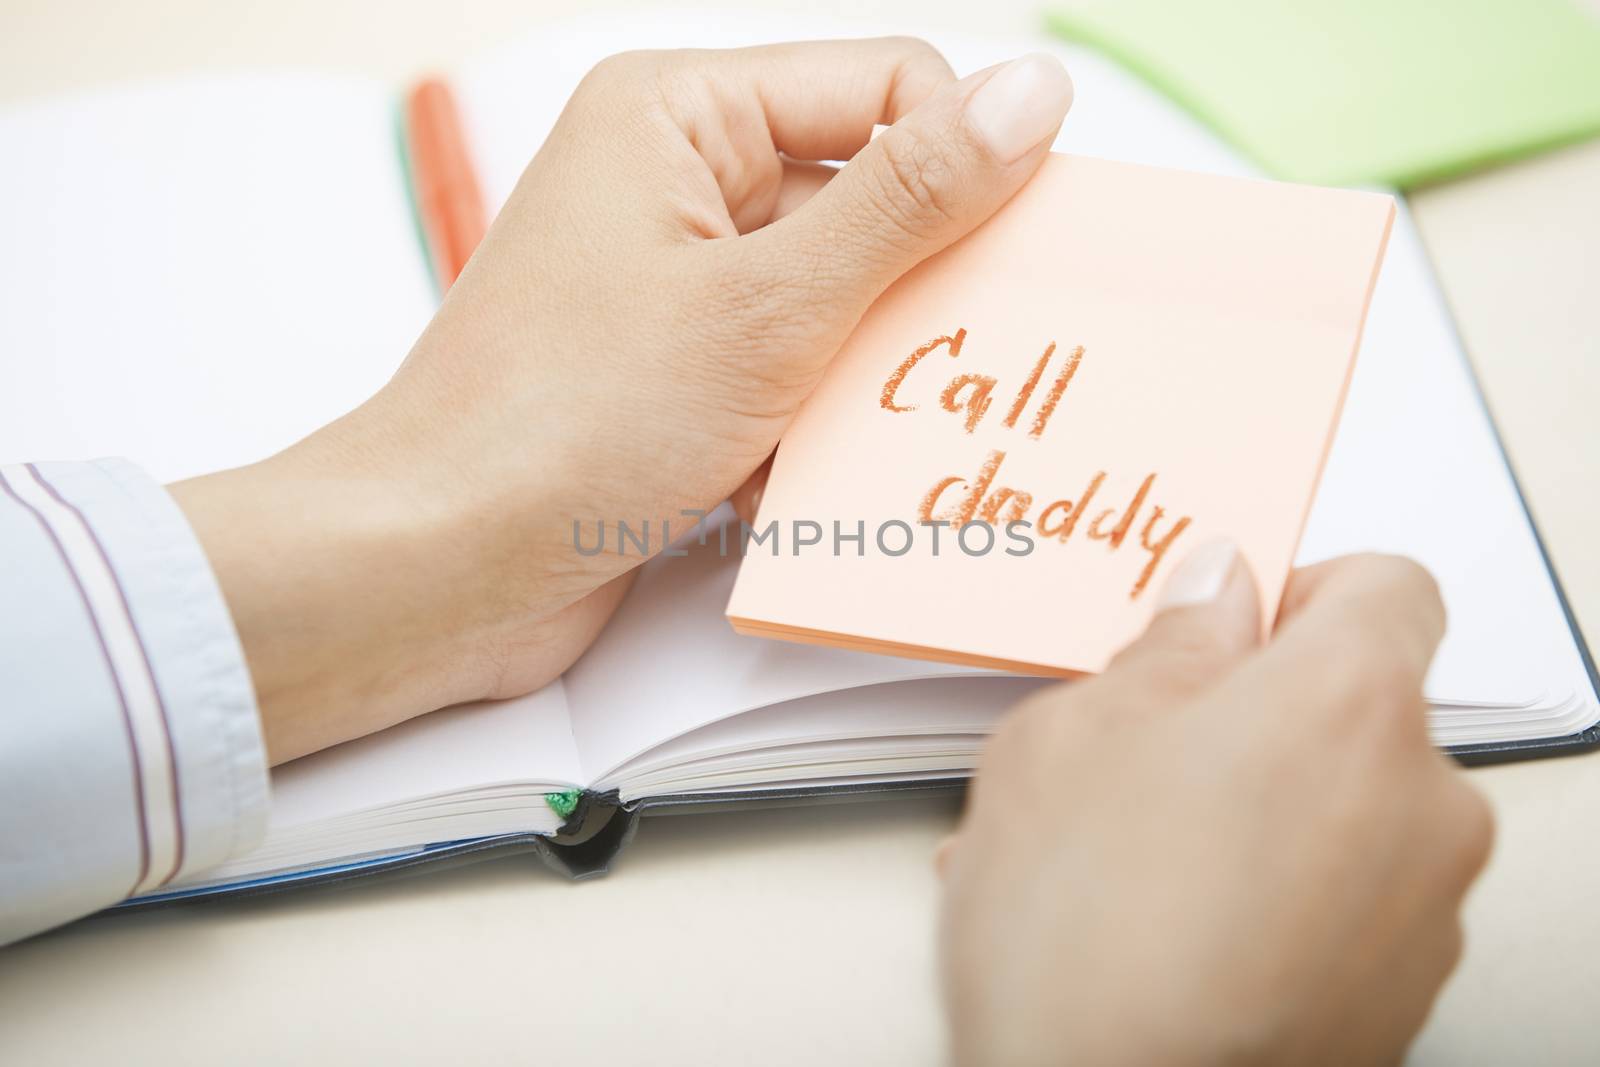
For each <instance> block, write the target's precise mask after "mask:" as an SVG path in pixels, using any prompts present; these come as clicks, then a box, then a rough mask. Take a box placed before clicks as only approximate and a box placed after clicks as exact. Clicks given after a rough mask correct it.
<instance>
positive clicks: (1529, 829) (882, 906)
mask: <svg viewBox="0 0 1600 1067" xmlns="http://www.w3.org/2000/svg"><path fill="white" fill-rule="evenodd" d="M762 6H781V5H780V4H778V3H774V2H773V0H766V3H764V4H763V5H762ZM564 7H566V5H564V4H561V3H559V2H557V0H533V2H528V0H457V2H456V3H452V4H436V3H434V4H429V3H423V2H406V3H388V2H384V0H278V2H276V3H273V4H270V5H265V4H263V5H246V4H239V5H237V6H235V5H232V4H227V5H224V4H214V3H211V2H210V0H159V2H151V3H145V4H138V5H127V4H117V3H113V2H110V0H70V2H59V3H55V4H50V5H43V4H38V5H23V6H22V8H21V10H18V9H17V8H16V7H12V8H10V9H9V10H7V11H6V12H5V13H3V14H0V103H3V102H9V101H12V100H17V99H22V98H25V97H30V96H35V95H40V94H43V93H49V92H54V91H59V90H63V89H68V88H74V87H79V86H85V85H94V84H101V83H104V82H107V81H116V80H121V79H124V78H128V77H142V76H148V75H153V74H163V73H170V72H175V71H189V70H196V69H218V68H224V67H237V66H241V65H251V66H282V65H297V66H312V67H318V68H323V69H330V70H345V71H358V72H363V73H371V74H376V75H379V76H384V77H391V78H400V77H403V76H405V75H406V74H408V73H411V72H414V71H416V70H418V69H422V68H424V67H428V66H440V67H448V66H449V65H450V64H452V63H454V62H457V61H459V60H461V59H463V58H465V57H467V56H469V55H471V54H472V53H473V52H475V51H479V50H481V49H483V48H484V47H486V46H488V45H491V44H493V43H494V42H495V41H497V40H501V39H503V38H505V37H507V36H508V35H511V34H516V33H526V32H528V31H529V30H530V29H534V28H536V27H537V24H538V23H539V21H541V20H542V19H545V18H548V17H552V16H554V15H557V14H560V13H562V9H563V8H564ZM807 7H808V9H812V10H827V9H830V8H836V9H838V10H839V11H840V12H841V13H844V12H850V11H854V12H857V13H861V12H863V10H865V11H866V12H867V13H869V14H872V15H873V16H874V17H875V18H876V19H877V20H878V21H884V20H898V21H903V22H904V23H905V24H906V25H907V26H908V27H928V26H941V27H957V28H961V27H971V28H973V29H974V30H981V31H982V32H986V33H994V32H1010V31H1014V32H1019V33H1020V32H1028V31H1030V30H1032V29H1034V28H1035V26H1036V22H1035V16H1034V12H1035V11H1036V10H1037V5H1036V4H1035V3H1033V2H1032V0H1005V2H1000V3H988V4H984V5H982V7H981V8H973V7H971V6H970V5H967V4H964V3H961V2H959V0H936V2H930V0H881V2H877V3H871V4H866V5H863V4H861V3H846V2H841V0H829V2H825V3H816V2H813V3H811V4H808V5H807ZM568 10H570V8H568ZM380 11H381V12H383V15H382V18H381V19H380V18H379V14H378V13H379V12H380ZM380 24H381V25H382V26H383V28H384V32H383V33H381V34H374V33H373V32H372V27H373V26H374V25H380ZM1597 189H1600V143H1593V144H1589V145H1584V146H1579V147H1577V148H1573V149H1568V150H1566V151H1563V152H1560V153H1556V154H1553V155H1550V156H1546V157H1543V158H1540V159H1537V160H1533V161H1529V162H1526V163H1523V164H1519V165H1516V166H1512V167H1506V168H1501V169H1499V170H1496V171H1493V172H1489V173H1486V174H1482V175H1478V176H1475V177H1473V178H1470V179H1467V180H1463V181H1458V182H1454V183H1450V184H1447V185H1443V186H1439V187H1436V188H1433V189H1429V190H1426V191H1423V192H1421V193H1420V194H1418V195H1416V196H1415V197H1413V200H1412V203H1413V208H1414V210H1415V213H1416V217H1417V220H1418V222H1419V224H1420V226H1421V228H1422V230H1423V234H1424V237H1425V239H1426V240H1427V243H1428V246H1429V248H1430V251H1431V252H1432V253H1433V255H1434V258H1435V260H1436V264H1437V267H1438V269H1439V273H1440V275H1441V278H1442V281H1443V282H1444V285H1445V288H1446V290H1447V293H1448V295H1449V297H1450V299H1451V302H1452V304H1453V306H1454V308H1455V311H1456V314H1457V317H1458V321H1459V323H1460V325H1461V328H1462V332H1463V335H1464V336H1465V338H1466V342H1467V347H1468V349H1469V351H1470V353H1471V355H1472V357H1473V359H1474V361H1475V363H1476V364H1477V367H1478V371H1479V374H1480V376H1481V378H1482V380H1483V384H1484V387H1485V390H1486V391H1487V393H1488V397H1489V401H1490V405H1491V407H1492V408H1493V410H1494V412H1495V414H1496V416H1497V418H1498V420H1499V422H1500V426H1501V430H1502V433H1503V434H1504V436H1505V439H1506V441H1507V444H1508V446H1509V450H1510V452H1511V456H1512V460H1513V462H1514V464H1515V466H1516V468H1517V470H1518V473H1519V475H1520V476H1521V478H1522V481H1523V485H1524V488H1525V490H1526V491H1527V493H1528V496H1529V499H1530V501H1531V503H1532V506H1533V510H1534V512H1535V516H1536V518H1537V520H1538V522H1539V524H1540V526H1541V528H1542V530H1543V532H1544V534H1545V537H1546V540H1547V543H1548V546H1549V548H1550V550H1551V553H1552V555H1553V557H1554V559H1555V561H1556V564H1557V567H1558V569H1559V571H1560V573H1561V576H1562V578H1563V580H1564V582H1565V584H1566V586H1567V590H1568V593H1569V595H1570V596H1571V598H1572V600H1573V602H1574V604H1575V607H1576V609H1577V611H1578V613H1579V616H1580V618H1581V619H1584V620H1586V621H1587V623H1588V631H1589V632H1590V633H1591V634H1596V635H1600V553H1596V552H1594V551H1593V549H1592V546H1593V545H1594V544H1596V543H1600V507H1597V505H1596V504H1595V503H1594V502H1593V501H1594V494H1593V491H1592V484H1591V479H1590V478H1589V477H1586V475H1589V474H1591V473H1592V472H1594V471H1596V470H1600V434H1596V433H1594V432H1592V431H1591V430H1590V420H1591V418H1592V414H1591V413H1592V412H1594V411H1596V410H1600V358H1597V357H1600V299H1597V297H1600V291H1597V290H1596V288H1595V286H1596V280H1597V279H1600V262H1597V260H1600V204H1597V197H1596V193H1595V190H1597ZM1418 425H1419V432H1424V433H1425V432H1426V413H1425V412H1419V414H1418ZM1472 777H1473V779H1474V781H1476V782H1477V783H1478V784H1479V785H1480V786H1481V787H1482V788H1483V789H1484V790H1485V791H1486V792H1487V793H1488V794H1489V796H1490V797H1491V799H1492V801H1493V803H1494V807H1495V809H1496V812H1497V813H1498V816H1499V821H1500V833H1499V842H1498V845H1497V848H1496V851H1495V856H1494V859H1493V861H1492V862H1491V864H1490V867H1489V870H1488V872H1487V874H1486V875H1485V876H1484V879H1483V881H1482V883H1481V886H1480V887H1479V889H1478V890H1477V891H1476V892H1475V894H1474V896H1473V898H1472V900H1471V902H1470V905H1469V907H1468V914H1467V928H1468V936H1467V954H1466V957H1465V959H1464V961H1463V964H1462V966H1461V969H1460V970H1459V971H1458V972H1457V974H1456V976H1455V978H1454V979H1453V980H1452V982H1451V984H1450V986H1449V987H1448V989H1447V990H1446V992H1445V995H1444V997H1443V999H1442V1000H1441V1002H1440V1004H1439V1006H1438V1009H1437V1011H1436V1012H1435V1014H1434V1017H1433V1019H1432V1020H1431V1022H1430V1025H1429V1027H1428V1029H1427V1030H1426V1031H1425V1033H1424V1034H1423V1037H1422V1039H1421V1041H1420V1042H1419V1043H1418V1045H1417V1047H1416V1049H1415V1052H1414V1055H1413V1062H1415V1063H1422V1064H1429V1063H1441V1064H1442V1063H1448V1064H1474V1063H1483V1064H1501V1063H1508V1062H1537V1063H1541V1064H1560V1063H1577V1062H1586V1061H1592V1060H1593V1059H1594V1058H1595V1050H1596V1049H1597V1048H1600V1036H1596V1034H1595V1027H1594V1024H1593V1022H1592V1021H1591V1018H1592V1015H1593V1012H1594V997H1595V993H1594V991H1595V990H1596V989H1600V909H1597V908H1596V907H1595V905H1594V899H1595V893H1596V891H1597V890H1600V844H1597V843H1596V835H1595V833H1594V831H1593V829H1592V827H1593V825H1594V822H1595V816H1596V813H1600V756H1593V757H1578V758H1569V759H1561V760H1552V761H1546V762H1540V763H1531V764H1517V765H1509V766H1503V767H1495V768H1487V769H1481V770H1477V771H1474V772H1473V773H1472ZM954 818H955V808H954V807H953V806H952V805H950V804H948V803H909V802H883V803H875V804H863V805H846V806H837V807H828V808H811V809H804V810H797V811H779V812H754V813H749V814H742V815H711V816H700V817H694V818H658V819H651V820H646V821H645V822H644V824H643V826H642V828H641V830H640V833H639V836H638V838H637V839H636V840H635V842H634V843H633V845H632V846H631V847H630V848H629V850H628V851H627V852H626V853H625V855H624V857H623V859H622V861H621V863H620V864H619V866H618V868H617V870H616V872H615V873H614V875H613V876H611V877H609V878H606V879H602V880H599V881H595V882H589V883H584V884H578V885H575V884H570V883H567V882H565V881H562V880H559V879H557V878H555V877H553V876H550V875H547V874H546V873H544V872H543V870H542V869H541V868H538V867H536V866H535V865H534V864H533V862H532V861H525V860H518V859H511V860H505V861H501V862H496V863H489V864H484V865H480V866H478V867H474V868H466V869H462V870H457V871H450V872H444V873H440V874H436V875H433V876H428V877H419V878H415V879H411V880H407V881H402V882H390V883H386V884H379V885H371V886H367V887H364V888H357V889H350V890H344V891H321V892H309V893H302V894H298V895H294V896H290V897H283V898H277V899H272V900H263V901H258V902H238V903H229V904H222V905H216V906H209V907H200V908H189V909H177V910H170V911H166V912H160V913H153V914H143V915H133V916H121V917H113V918H102V919H94V920H90V921H87V922H83V923H79V924H77V925H75V926H71V927H68V928H67V929H64V930H61V931H58V932H56V933H53V934H49V935H46V936H44V937H40V938H36V939H34V940H33V941H30V942H27V943H25V944H23V945H20V946H17V947H14V948H12V949H9V950H7V951H5V952H3V953H0V1033H3V1034H4V1035H5V1037H4V1045H5V1047H6V1050H7V1052H8V1054H9V1055H8V1057H7V1058H8V1059H14V1060H15V1061H16V1062H19V1063H23V1062H25V1063H40V1064H44V1063H55V1062H79V1061H86V1060H95V1061H99V1060H110V1059H112V1058H113V1057H115V1059H116V1060H118V1061H119V1062H123V1063H129V1062H135V1063H139V1062H147V1061H148V1062H154V1061H158V1060H159V1061H161V1062H164V1063H173V1062H212V1061H214V1060H215V1059H216V1058H217V1056H218V1055H219V1054H221V1055H224V1056H226V1058H227V1059H228V1060H229V1061H233V1062H257V1061H260V1062H282V1061H284V1060H287V1059H303V1058H305V1057H306V1056H307V1054H310V1053H315V1054H316V1055H317V1056H318V1057H319V1058H322V1057H326V1058H328V1059H334V1058H336V1057H338V1058H352V1057H355V1058H359V1059H360V1060H361V1061H363V1062H364V1061H366V1060H368V1059H376V1058H378V1057H380V1056H381V1057H383V1058H384V1059H387V1060H392V1061H394V1062H410V1061H432V1060H435V1059H439V1058H442V1057H444V1056H446V1055H448V1056H450V1057H451V1058H453V1059H464V1060H494V1061H517V1060H524V1059H525V1060H528V1061H538V1062H561V1063H566V1064H581V1063H602V1062H621V1063H628V1062H635V1061H641V1060H646V1059H648V1060H649V1062H652V1063H661V1064H675V1063H697V1064H698V1063H721V1062H748V1061H756V1060H759V1061H761V1062H765V1063H774V1064H779V1063H796V1064H801V1063H804V1064H814V1063H818V1062H834V1063H862V1062H868V1063H885V1064H887V1063H908V1064H909V1063H917V1064H923V1063H928V1062H933V1061H936V1060H937V1059H938V1058H939V1055H940V1050H941V1048H942V1044H943V1037H942V1031H941V1025H942V1024H941V1022H940V1013H939V1009H938V1000H937V986H936V979H935V958H934V954H935V943H934V937H933V922H934V909H935V903H936V896H935V885H934V881H933V878H932V874H931V870H930V868H929V862H928V857H929V855H930V853H931V851H932V849H933V847H934V844H935V842H936V841H937V840H938V839H939V838H940V837H941V836H942V835H943V834H944V833H945V832H947V831H948V829H949V828H950V826H951V825H952V824H953V821H954Z"/></svg>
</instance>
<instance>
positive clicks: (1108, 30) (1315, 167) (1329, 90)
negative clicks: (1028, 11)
mask: <svg viewBox="0 0 1600 1067" xmlns="http://www.w3.org/2000/svg"><path fill="white" fill-rule="evenodd" d="M1050 21H1051V24H1052V26H1053V27H1054V28H1055V29H1056V30H1057V31H1059V32H1060V33H1062V34H1063V35H1065V36H1067V37H1070V38H1073V39H1076V40H1080V41H1083V42H1085V43H1087V44H1090V45H1092V46H1095V47H1097V48H1099V49H1100V50H1102V51H1105V52H1107V53H1109V54H1111V55H1112V56H1114V57H1115V58H1117V59H1118V60H1120V61H1121V62H1123V63H1124V64H1125V65H1127V66H1128V67H1130V68H1131V69H1132V70H1134V71H1135V72H1136V73H1138V74H1140V75H1141V76H1143V77H1144V78H1146V79H1147V80H1148V81H1150V82H1151V83H1153V84H1154V85H1155V86H1156V87H1157V88H1158V89H1161V90H1162V91H1164V92H1166V93H1167V94H1168V95H1170V96H1171V97H1173V98H1174V99H1175V100H1176V101H1177V102H1178V103H1180V104H1183V105H1184V106H1186V107H1187V108H1189V109H1190V110H1191V111H1192V112H1194V113H1195V114H1196V115H1197V116H1198V117H1199V118H1201V119H1202V120H1204V121H1206V122H1208V123H1209V124H1210V125H1211V126H1212V127H1213V128H1215V129H1216V130H1217V131H1218V132H1219V133H1221V134H1222V135H1223V136H1225V137H1227V138H1229V139H1230V140H1232V141H1233V142H1234V144H1235V145H1236V146H1237V147H1238V148H1240V149H1241V150H1242V151H1244V152H1245V153H1247V154H1248V155H1250V156H1252V157H1254V159H1255V160H1256V161H1257V162H1258V163H1260V164H1261V165H1262V166H1263V167H1264V168H1265V169H1266V170H1267V171H1268V172H1269V173H1272V174H1274V175H1276V176H1278V177H1281V178H1287V179H1290V180H1293V181H1308V182H1320V183H1324V184H1330V185H1344V184H1356V183H1372V182H1378V183H1383V184H1386V185H1401V186H1406V185H1412V184H1416V183H1419V182H1423V181H1428V180H1431V179H1435V178H1442V177H1447V176H1449V175H1452V174H1456V173H1459V172H1462V171H1465V170H1467V169H1470V168H1473V167H1476V166H1479V165H1482V164H1485V163H1491V162H1495V161H1497V160H1502V159H1508V158H1512V157H1514V156H1518V155H1522V154H1525V153H1529V152H1533V151H1538V150H1540V149H1543V148H1547V147H1551V146H1554V145H1558V144H1561V143H1564V142H1568V141H1572V140H1576V139H1578V138H1582V137H1585V136H1591V135H1595V134H1600V4H1595V3H1593V2H1592V0H1449V2H1443V3H1441V2H1439V0H1340V2H1339V3H1333V4H1310V3H1285V2H1284V0H1213V2H1211V3H1204V4H1201V3H1194V2H1192V0H1053V6H1052V8H1051V13H1050Z"/></svg>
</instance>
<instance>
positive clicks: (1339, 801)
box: [943, 544, 1492, 1064]
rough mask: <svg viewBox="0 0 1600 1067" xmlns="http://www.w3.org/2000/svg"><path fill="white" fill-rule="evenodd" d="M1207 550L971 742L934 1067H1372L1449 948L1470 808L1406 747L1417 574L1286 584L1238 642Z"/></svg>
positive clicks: (1483, 854)
mask: <svg viewBox="0 0 1600 1067" xmlns="http://www.w3.org/2000/svg"><path fill="white" fill-rule="evenodd" d="M1255 605H1256V594H1255V591H1254V588H1253V583H1252V581H1251V579H1250V575H1249V573H1248V571H1247V569H1246V568H1245V567H1244V566H1243V565H1242V564H1241V563H1240V562H1239V561H1238V556H1237V554H1236V553H1234V552H1233V551H1232V549H1231V547H1230V546H1228V545H1226V544H1215V545H1209V546H1203V547H1202V548H1201V549H1199V550H1197V551H1196V553H1195V554H1194V555H1193V556H1191V557H1190V558H1189V559H1188V560H1186V561H1185V563H1184V565H1183V566H1182V567H1181V568H1180V569H1179V570H1178V571H1177V572H1175V573H1174V575H1173V577H1172V579H1171V581H1170V584H1169V586H1168V588H1167V590H1166V594H1165V599H1164V601H1163V610H1162V611H1161V612H1159V613H1158V614H1157V616H1156V618H1155V620H1154V621H1153V622H1152V624H1151V626H1150V629H1149V632H1148V633H1147V634H1146V635H1145V636H1144V637H1143V638H1142V639H1141V640H1140V641H1138V642H1137V643H1135V644H1134V645H1132V646H1131V647H1130V648H1129V649H1128V650H1127V651H1126V652H1124V653H1123V654H1122V655H1121V656H1120V657H1119V658H1118V659H1117V660H1116V661H1115V663H1114V664H1113V665H1112V666H1111V668H1110V669H1109V670H1107V671H1106V672H1105V673H1104V674H1103V675H1100V676H1099V677H1096V678H1092V679H1088V680H1085V681H1081V682H1077V683H1075V684H1071V685H1063V686H1058V687H1053V688H1051V689H1049V690H1045V691H1043V692H1041V693H1040V694H1039V695H1038V696H1036V697H1034V698H1032V699H1030V700H1028V701H1027V702H1025V703H1024V704H1023V705H1022V706H1021V707H1019V708H1018V709H1017V710H1016V711H1015V712H1014V713H1013V714H1012V716H1011V717H1010V718H1009V719H1008V720H1007V721H1006V723H1005V724H1004V726H1003V728H1002V729H1001V730H1000V731H999V733H998V734H997V735H996V736H995V737H994V739H993V740H992V741H991V743H990V745H989V748H988V750H987V751H986V753H985V755H984V758H983V761H982V766H981V768H980V770H979V773H978V776H977V780H976V783H975V785H974V788H973V792H972V796H971V802H970V804H969V807H968V810H967V813H966V816H965V818H964V820H963V822H962V825H961V829H960V831H959V833H958V836H957V837H956V839H955V840H954V842H953V844H952V846H951V847H950V848H949V850H948V852H947V853H946V854H945V861H944V864H943V865H944V867H945V900H944V916H943V918H944V950H945V951H944V971H945V989H946V997H947V1001H948V1004H949V1013H950V1018H951V1023H952V1027H953V1033H954V1041H955V1048H956V1052H957V1060H958V1062H961V1063H986V1064H987V1063H1005V1064H1021V1063H1030V1064H1031V1063H1057V1062H1072V1063H1084V1064H1121V1063H1127V1064H1155V1063H1159V1064H1220V1063H1229V1064H1234V1063H1273V1064H1277V1063H1297V1064H1300V1063H1328V1064H1368V1063H1395V1062H1398V1061H1399V1059H1400V1058H1401V1056H1402V1054H1403V1053H1404V1050H1405V1048H1406V1046H1407V1045H1408V1044H1409V1043H1410V1041H1411V1039H1412V1037H1413V1036H1415V1034H1416V1032H1417V1030H1418V1029H1419V1028H1420V1027H1421V1026H1422V1023H1423V1021H1424V1019H1425V1018H1426V1017H1427V1014H1428V1011H1429V1008H1430V1006H1431V1005H1432V1003H1433V999H1434V996H1435V994H1436V993H1437V992H1438V989H1439V987H1440V985H1441V984H1442V983H1443V982H1444V979H1445V977H1446V976H1447V975H1448V974H1449V973H1450V971H1451V969H1452V968H1453V967H1454V965H1455V962H1456V959H1457V956H1458V955H1459V952H1460V945H1461V930H1460V924H1459V914H1458V913H1459V909H1460V906H1461V901H1462V897H1463V895H1464V894H1465V892H1466V890H1467V887H1468V886H1469V885H1470V884H1471V883H1472V881H1473V879H1474V878H1475V877H1476V876H1477V874H1478V872H1479V870H1480V869H1481V868H1482V867H1483V864H1484V862H1485V861H1486V859H1487V857H1488V853H1489V847H1490V839H1491V836H1492V824H1491V820H1490V815H1489V809H1488V807H1487V806H1486V805H1485V803H1484V801H1483V800H1482V798H1481V797H1480V796H1479V795H1478V793H1477V792H1476V791H1475V790H1473V789H1472V788H1471V787H1469V786H1468V785H1467V784H1466V782H1465V780H1464V779H1463V777H1462V775H1461V774H1460V773H1459V772H1457V771H1456V770H1455V768H1454V767H1453V765H1452V764H1451V763H1450V762H1449V761H1448V760H1447V759H1446V758H1445V757H1444V756H1442V755H1441V754H1440V753H1439V752H1438V751H1437V750H1436V749H1434V748H1433V747H1432V745H1431V744H1430V743H1429V741H1428V735H1427V731H1426V727H1425V720H1424V716H1423V709H1424V703H1423V698H1422V679H1423V675H1424V674H1425V673H1426V671H1427V667H1428V663H1429V661H1430V660H1431V659H1432V657H1433V653H1434V649H1435V648H1436V646H1437V644H1438V642H1439V639H1440V636H1441V635H1442V633H1443V630H1444V615H1443V609H1442V607H1441V605H1440V602H1439V597H1438V594H1437V591H1436V589H1435V587H1434V585H1433V583H1432V580H1431V579H1430V578H1429V577H1428V576H1427V574H1426V572H1424V571H1423V570H1421V568H1419V567H1417V566H1415V565H1414V564H1411V563H1408V562H1405V561H1402V560H1397V559H1393V558H1388V557H1377V556H1370V557H1351V558H1347V559H1343V560H1338V561H1335V562H1332V563H1326V564H1322V565H1319V566H1316V567H1311V568H1308V569H1306V570H1303V571H1300V572H1298V573H1297V574H1296V575H1295V576H1294V578H1293V580H1292V582H1291V584H1290V587H1289V591H1288V593H1287V596H1286V599H1285V602H1284V606H1283V611H1282V614H1281V616H1280V621H1279V624H1278V627H1277V632H1276V634H1275V635H1274V636H1273V638H1272V640H1271V641H1270V643H1268V644H1267V645H1266V647H1264V648H1261V647H1258V642H1257V634H1258V633H1259V629H1258V622H1257V618H1256V606H1255Z"/></svg>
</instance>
